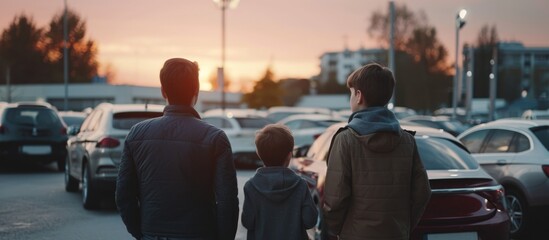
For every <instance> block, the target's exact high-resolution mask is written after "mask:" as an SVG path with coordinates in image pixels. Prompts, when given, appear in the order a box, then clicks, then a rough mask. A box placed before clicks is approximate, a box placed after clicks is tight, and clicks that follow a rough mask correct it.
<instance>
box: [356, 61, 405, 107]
mask: <svg viewBox="0 0 549 240" xmlns="http://www.w3.org/2000/svg"><path fill="white" fill-rule="evenodd" d="M347 87H348V88H354V89H355V90H360V91H361V92H362V96H364V101H365V102H366V105H367V106H368V107H382V106H385V105H386V104H387V103H389V100H391V97H392V96H393V90H394V88H395V78H394V76H393V73H392V72H391V70H389V69H388V68H386V67H383V66H381V65H379V64H377V63H370V64H367V65H364V66H362V67H361V68H359V69H357V70H355V71H354V72H353V73H351V75H349V78H347Z"/></svg>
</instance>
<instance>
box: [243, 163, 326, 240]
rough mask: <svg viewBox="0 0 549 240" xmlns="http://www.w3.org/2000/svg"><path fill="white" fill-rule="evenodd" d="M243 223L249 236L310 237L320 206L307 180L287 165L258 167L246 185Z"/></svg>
mask: <svg viewBox="0 0 549 240" xmlns="http://www.w3.org/2000/svg"><path fill="white" fill-rule="evenodd" d="M244 196H245V199H244V207H243V209H242V225H244V227H246V228H247V229H248V239H262V240H268V239H277V240H278V239H287V240H292V239H300V240H301V239H307V233H306V232H305V230H306V229H309V228H312V227H314V226H315V224H316V222H317V217H318V212H317V208H316V206H315V204H314V202H313V199H312V198H311V194H310V193H309V188H308V187H307V183H306V182H305V180H303V179H302V178H301V177H299V176H298V175H296V174H295V173H294V172H293V171H292V170H290V169H288V168H286V167H263V168H259V169H258V170H257V172H256V174H255V176H254V177H252V178H251V179H250V180H248V182H246V185H244Z"/></svg>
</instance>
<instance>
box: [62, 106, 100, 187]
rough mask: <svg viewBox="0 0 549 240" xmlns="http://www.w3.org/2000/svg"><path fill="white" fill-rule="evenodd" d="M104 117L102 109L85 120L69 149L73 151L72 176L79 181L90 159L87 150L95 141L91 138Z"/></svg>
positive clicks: (95, 111)
mask: <svg viewBox="0 0 549 240" xmlns="http://www.w3.org/2000/svg"><path fill="white" fill-rule="evenodd" d="M102 115H103V111H102V110H101V109H96V110H94V111H93V112H92V113H91V114H90V116H89V117H88V118H86V120H84V123H83V124H82V128H81V129H80V132H79V133H78V134H77V135H76V138H75V140H74V141H73V142H71V146H70V147H69V148H70V151H71V157H70V158H71V159H70V161H71V163H70V168H71V172H72V173H73V174H71V175H73V176H75V177H77V179H79V180H81V173H82V162H83V160H84V158H87V157H88V154H87V148H88V147H89V145H90V141H93V140H91V139H90V138H92V137H93V135H94V130H95V129H96V128H97V127H98V123H99V120H100V119H101V116H102Z"/></svg>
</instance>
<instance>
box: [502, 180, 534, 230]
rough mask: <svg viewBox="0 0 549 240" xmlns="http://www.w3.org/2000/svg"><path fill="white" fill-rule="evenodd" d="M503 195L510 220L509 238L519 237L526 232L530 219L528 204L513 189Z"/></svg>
mask: <svg viewBox="0 0 549 240" xmlns="http://www.w3.org/2000/svg"><path fill="white" fill-rule="evenodd" d="M505 195H506V196H505V198H506V200H507V207H508V211H509V218H510V219H511V228H510V229H511V237H513V238H517V237H521V236H523V235H524V234H525V233H526V232H527V231H526V228H527V227H528V224H527V223H528V221H529V217H530V214H529V211H528V204H527V203H526V201H525V200H524V197H523V196H522V194H520V193H519V192H517V191H515V190H514V189H509V190H507V192H506V194H505Z"/></svg>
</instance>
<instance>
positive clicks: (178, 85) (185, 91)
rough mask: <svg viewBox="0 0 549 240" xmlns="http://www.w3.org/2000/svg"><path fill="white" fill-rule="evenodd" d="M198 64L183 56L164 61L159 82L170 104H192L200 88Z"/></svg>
mask: <svg viewBox="0 0 549 240" xmlns="http://www.w3.org/2000/svg"><path fill="white" fill-rule="evenodd" d="M198 70H199V69H198V64H197V63H196V62H191V61H189V60H187V59H184V58H172V59H168V60H167V61H166V62H164V66H163V67H162V69H161V70H160V84H161V85H162V88H163V89H164V92H165V93H166V95H167V97H168V100H169V101H170V104H177V105H189V104H192V101H193V98H194V96H196V95H197V94H198V90H199V88H200V84H199V80H198Z"/></svg>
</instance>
